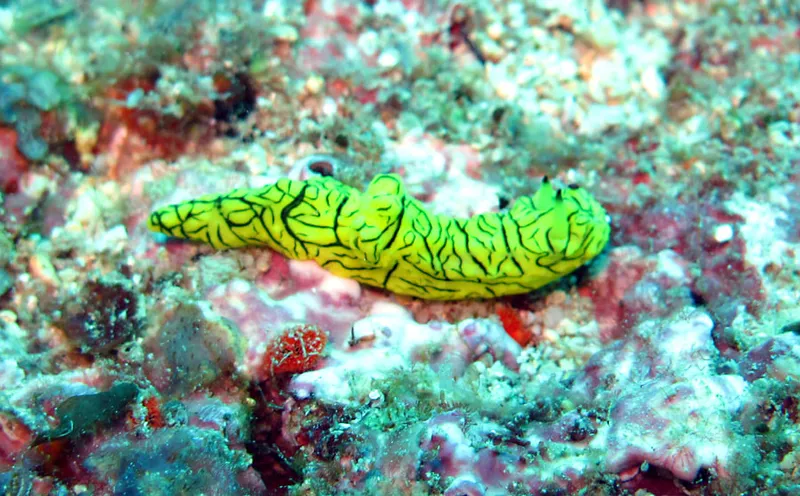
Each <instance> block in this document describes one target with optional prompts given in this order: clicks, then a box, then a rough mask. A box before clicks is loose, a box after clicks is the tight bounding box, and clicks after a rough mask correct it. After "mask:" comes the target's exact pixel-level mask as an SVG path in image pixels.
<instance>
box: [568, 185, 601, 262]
mask: <svg viewBox="0 0 800 496" xmlns="http://www.w3.org/2000/svg"><path fill="white" fill-rule="evenodd" d="M563 197H564V205H565V207H566V211H567V222H568V224H569V230H570V239H569V243H567V246H566V247H565V250H564V255H565V257H566V258H569V259H573V258H579V259H580V261H581V264H583V263H585V262H587V261H589V260H591V259H592V258H594V257H596V256H597V255H599V254H600V252H602V251H603V249H604V248H605V246H606V244H608V240H609V236H610V235H611V223H610V220H611V219H610V217H609V216H608V214H607V213H606V211H605V209H604V208H603V206H602V205H601V204H600V202H598V201H597V200H596V199H595V198H594V197H592V195H590V194H589V193H588V192H587V191H586V190H585V189H583V188H581V187H578V186H576V185H574V184H573V185H570V186H569V188H568V189H566V190H564V194H563Z"/></svg>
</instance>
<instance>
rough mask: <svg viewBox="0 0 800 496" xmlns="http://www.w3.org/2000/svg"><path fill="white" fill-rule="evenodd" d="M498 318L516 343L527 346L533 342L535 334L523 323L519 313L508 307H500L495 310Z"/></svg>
mask: <svg viewBox="0 0 800 496" xmlns="http://www.w3.org/2000/svg"><path fill="white" fill-rule="evenodd" d="M495 313H496V314H497V317H498V318H499V319H500V322H501V323H502V324H503V329H505V330H506V333H507V334H508V335H509V336H511V339H513V340H514V341H516V342H517V343H518V344H519V345H520V346H523V347H524V346H527V345H528V344H530V343H531V341H532V340H533V334H532V333H531V331H530V329H528V328H527V327H526V326H525V323H523V322H522V318H520V316H519V312H518V311H517V310H515V309H513V308H511V307H510V306H508V305H499V306H498V307H497V310H495Z"/></svg>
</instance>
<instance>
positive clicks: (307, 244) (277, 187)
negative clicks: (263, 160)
mask: <svg viewBox="0 0 800 496" xmlns="http://www.w3.org/2000/svg"><path fill="white" fill-rule="evenodd" d="M465 201H467V200H465ZM148 226H149V228H150V229H151V230H153V231H156V232H161V233H164V234H167V235H169V236H174V237H178V238H185V239H193V240H198V241H202V242H204V243H207V244H209V245H211V246H213V247H214V248H217V249H226V248H238V247H242V246H252V245H256V246H267V247H269V248H271V249H273V250H275V251H277V252H279V253H281V254H283V255H284V256H286V257H289V258H293V259H297V260H309V259H313V260H316V261H317V262H318V263H319V264H320V265H322V267H324V268H326V269H328V270H329V271H331V272H333V273H334V274H337V275H340V276H344V277H349V278H352V279H355V280H357V281H359V282H361V283H363V284H367V285H370V286H377V287H381V288H386V289H388V290H389V291H393V292H395V293H399V294H405V295H411V296H416V297H419V298H424V299H431V300H458V299H467V298H492V297H497V296H502V295H510V294H519V293H527V292H529V291H531V290H533V289H536V288H539V287H541V286H544V285H545V284H547V283H549V282H551V281H554V280H556V279H558V278H560V277H562V276H564V275H565V274H568V273H570V272H572V271H573V270H575V269H577V268H578V267H580V266H581V265H583V264H584V263H586V262H587V261H588V260H590V259H592V258H594V257H595V256H596V255H597V254H599V253H600V252H601V251H602V250H603V248H604V247H605V245H606V243H607V242H608V238H609V232H610V226H609V222H608V216H607V215H606V212H605V210H604V209H603V207H602V206H601V205H600V204H599V203H598V202H597V201H596V200H595V199H594V198H593V197H592V196H591V195H590V194H589V193H587V192H586V191H585V190H584V189H582V188H579V187H577V186H574V185H572V186H570V187H569V188H568V189H563V190H555V189H554V188H553V187H552V186H551V184H550V182H549V181H548V180H547V178H545V179H544V181H543V183H542V186H541V188H540V189H539V191H538V192H537V193H536V194H535V195H533V196H531V197H522V198H519V199H517V200H516V201H515V202H514V204H513V206H512V207H511V208H510V209H508V210H507V211H502V212H498V213H487V214H481V215H476V216H473V217H472V218H470V219H456V218H452V217H446V216H441V215H434V214H432V213H430V212H428V210H427V209H426V208H425V206H424V205H423V204H422V203H421V202H420V201H419V200H417V199H415V198H413V197H412V196H410V195H408V194H407V193H406V191H405V188H404V187H403V184H402V182H401V181H400V178H399V177H398V176H397V175H394V174H382V175H379V176H376V177H375V178H374V179H373V180H372V182H371V183H370V185H369V187H368V188H367V190H366V192H364V193H362V192H360V191H358V190H357V189H355V188H352V187H350V186H347V185H344V184H342V183H340V182H339V181H336V180H335V179H333V178H330V177H315V178H311V179H308V180H305V181H295V180H291V179H280V180H278V181H277V182H276V183H275V184H272V185H269V186H265V187H263V188H258V189H236V190H233V191H231V192H230V193H227V194H222V195H218V194H214V195H206V196H202V197H200V198H198V199H196V200H189V201H186V202H183V203H178V204H175V205H169V206H166V207H163V208H159V209H158V210H156V211H154V212H153V213H152V214H151V215H150V217H149V219H148Z"/></svg>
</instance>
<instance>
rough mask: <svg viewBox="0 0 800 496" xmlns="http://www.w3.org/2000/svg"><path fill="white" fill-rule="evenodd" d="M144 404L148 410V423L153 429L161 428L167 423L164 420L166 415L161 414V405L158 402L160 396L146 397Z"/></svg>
mask: <svg viewBox="0 0 800 496" xmlns="http://www.w3.org/2000/svg"><path fill="white" fill-rule="evenodd" d="M142 405H143V406H144V408H145V409H146V410H147V415H146V416H145V418H146V419H147V423H148V424H149V425H150V427H152V428H153V429H160V428H161V427H164V426H165V425H166V423H165V422H164V416H163V415H162V414H161V406H160V405H159V403H158V398H156V397H155V396H150V397H149V398H145V399H144V400H142Z"/></svg>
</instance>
